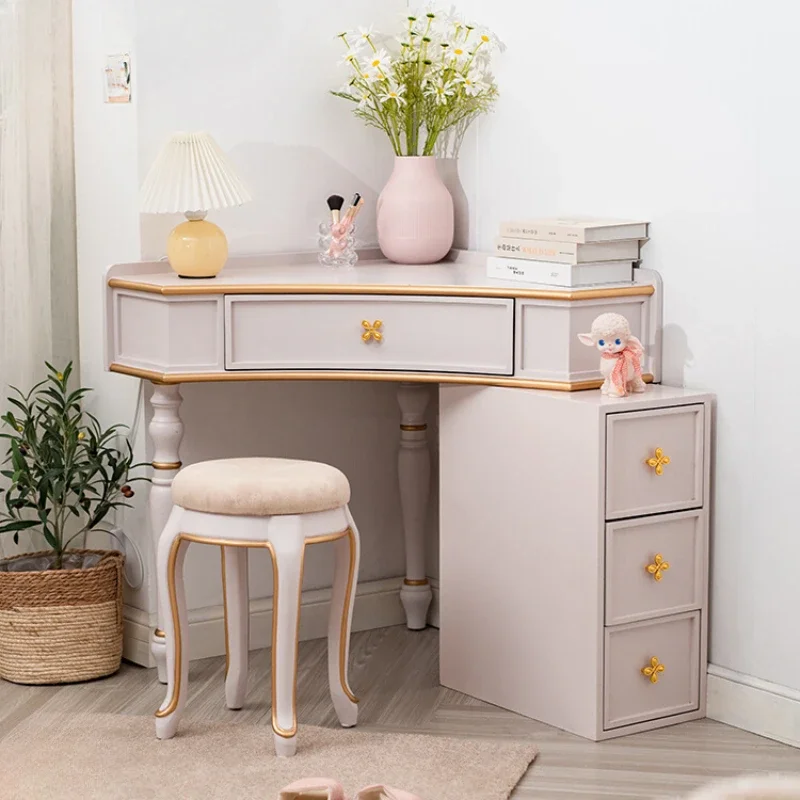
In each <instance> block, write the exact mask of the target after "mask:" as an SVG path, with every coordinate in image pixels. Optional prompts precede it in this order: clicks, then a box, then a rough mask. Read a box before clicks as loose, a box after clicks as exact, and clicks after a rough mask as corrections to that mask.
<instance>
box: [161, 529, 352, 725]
mask: <svg viewBox="0 0 800 800" xmlns="http://www.w3.org/2000/svg"><path fill="white" fill-rule="evenodd" d="M345 536H349V537H350V569H349V573H348V576H347V587H346V589H345V601H344V607H343V611H342V620H341V626H340V633H339V683H340V685H341V687H342V691H343V692H344V693H345V694H346V695H347V697H349V698H350V700H351V701H352V702H354V703H357V702H358V698H357V697H356V696H355V695H354V694H353V692H352V691H351V690H350V687H349V686H348V685H347V680H346V674H345V673H346V667H347V663H346V661H347V658H346V654H347V650H346V647H345V645H346V643H347V642H346V639H347V611H348V609H349V608H350V600H351V597H352V592H353V584H354V583H355V574H354V573H355V558H356V554H355V541H354V534H353V529H352V528H350V527H347V528H346V529H345V530H343V531H340V532H338V533H332V534H324V535H321V536H310V537H308V538H307V539H306V540H305V541H304V542H303V550H302V554H301V556H300V585H299V589H298V597H297V603H298V605H299V604H300V600H301V598H302V593H303V567H304V562H305V548H306V545H308V544H319V543H322V542H333V541H336V540H337V539H342V538H343V537H345ZM182 542H194V543H196V544H210V545H216V546H218V547H222V548H224V547H252V548H259V547H263V548H265V549H267V550H269V553H270V556H271V559H272V580H273V587H274V588H273V601H272V730H273V731H275V733H277V734H278V736H282V737H283V738H285V739H291V738H292V737H293V736H295V735H296V734H297V648H298V645H299V639H300V615H299V614H298V616H297V629H296V630H295V639H294V646H295V672H294V691H293V693H292V694H293V700H292V727H291V728H290V729H288V730H287V729H286V728H281V727H280V725H278V717H277V704H276V697H277V687H276V682H275V674H276V658H277V657H276V647H275V645H276V643H277V638H278V604H279V602H280V598H279V597H278V592H277V586H278V562H277V560H276V558H275V551H274V550H273V547H272V543H271V542H241V541H231V540H229V539H218V538H214V537H205V536H197V535H195V534H192V533H180V534H178V535H177V536H176V537H175V540H174V541H173V543H172V547H171V548H170V552H169V561H168V575H167V585H168V589H169V604H170V610H171V612H172V619H173V620H177V619H178V597H177V590H176V585H175V571H176V562H177V559H178V550H179V549H180V546H181V543H182ZM222 552H223V554H224V552H225V551H224V550H223V551H222ZM223 558H224V556H223ZM223 570H224V564H223ZM223 574H224V572H223ZM223 610H224V617H225V654H226V674H227V669H228V664H229V658H230V657H229V654H228V632H227V628H228V624H227V619H228V609H227V600H226V599H225V597H224V593H223ZM174 627H175V659H174V671H173V676H174V681H173V684H174V685H173V690H172V696H171V697H170V700H169V703H168V704H167V706H166V708H163V709H159V710H158V711H156V717H159V718H160V717H168V716H169V715H170V714H172V713H173V712H174V711H175V709H176V708H177V707H178V698H179V697H180V690H181V669H182V665H183V641H182V637H181V630H180V626H179V625H175V626H174Z"/></svg>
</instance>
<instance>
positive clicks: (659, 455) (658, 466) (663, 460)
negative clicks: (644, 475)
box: [645, 447, 669, 475]
mask: <svg viewBox="0 0 800 800" xmlns="http://www.w3.org/2000/svg"><path fill="white" fill-rule="evenodd" d="M645 464H647V466H648V467H652V468H653V469H654V470H655V473H656V475H663V474H664V467H666V466H667V464H669V456H666V455H664V451H663V450H662V449H661V448H660V447H656V452H655V454H654V455H653V457H652V458H648V459H647V461H645Z"/></svg>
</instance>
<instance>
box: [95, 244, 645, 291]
mask: <svg viewBox="0 0 800 800" xmlns="http://www.w3.org/2000/svg"><path fill="white" fill-rule="evenodd" d="M366 255H368V256H372V257H368V258H362V260H360V261H359V262H358V263H357V264H356V265H355V266H354V267H339V268H333V267H324V266H322V265H320V264H319V263H318V262H317V261H316V254H315V253H283V254H268V255H252V256H234V257H231V258H230V259H229V260H228V263H227V264H226V266H225V267H224V269H223V270H222V272H221V273H220V274H219V275H218V276H217V277H216V278H208V279H191V280H190V279H186V278H181V277H179V276H178V275H176V274H175V273H174V272H173V271H172V270H171V269H170V268H169V266H168V264H167V263H166V261H163V260H161V261H141V262H134V263H128V264H115V265H113V266H112V267H110V268H109V270H108V271H107V273H106V278H107V281H108V285H109V286H110V287H111V288H116V289H130V290H134V291H141V292H146V293H152V294H161V295H197V294H395V295H398V294H399V295H450V296H466V297H470V296H472V297H476V296H478V297H529V298H541V299H551V300H579V299H580V300H583V299H586V300H588V299H592V298H596V297H616V296H624V295H650V294H653V293H654V292H655V290H656V286H657V284H658V282H659V278H658V274H657V273H655V272H653V271H652V270H646V269H637V270H635V275H636V280H635V282H634V283H624V284H602V285H599V284H598V285H594V286H586V287H580V288H564V287H554V286H544V285H541V284H534V283H520V282H517V281H505V280H499V279H495V278H490V277H488V276H487V275H486V266H485V264H486V257H487V255H486V254H482V253H477V252H474V251H453V253H451V254H450V256H449V257H448V258H447V260H445V261H442V262H439V263H438V264H416V265H410V264H394V263H391V262H389V261H387V260H385V259H382V258H380V257H378V256H379V255H380V253H379V251H370V252H369V253H367V254H366Z"/></svg>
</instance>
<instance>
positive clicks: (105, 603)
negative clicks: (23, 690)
mask: <svg viewBox="0 0 800 800" xmlns="http://www.w3.org/2000/svg"><path fill="white" fill-rule="evenodd" d="M71 372H72V365H71V364H69V365H67V366H66V367H65V368H64V370H63V371H59V370H57V369H55V368H54V367H53V366H51V365H50V364H47V377H46V379H45V380H43V381H42V382H40V383H38V384H36V386H34V387H33V388H32V389H31V390H30V391H29V392H28V393H27V394H25V393H23V392H21V391H19V390H18V389H13V391H14V396H12V397H9V398H8V403H9V404H10V406H11V410H10V411H8V412H7V413H6V414H5V415H3V417H2V422H3V432H2V433H0V437H2V438H3V439H5V440H7V442H8V452H7V458H6V462H5V464H4V469H3V470H2V471H0V472H1V473H2V476H3V481H2V483H3V485H2V487H0V495H2V502H0V533H5V534H9V535H10V536H12V537H13V539H14V542H15V543H16V544H19V534H20V532H22V531H36V532H38V533H39V534H41V536H42V537H43V538H44V541H45V542H46V544H47V547H48V548H49V549H47V550H44V551H40V552H35V553H27V554H24V555H20V556H15V557H13V558H8V559H5V560H0V677H2V678H5V679H6V680H9V681H13V682H15V683H26V684H42V683H72V682H75V681H82V680H89V679H91V678H99V677H102V676H104V675H110V674H111V673H113V672H116V671H117V670H118V669H119V666H120V661H121V658H122V569H123V562H124V557H123V555H122V554H121V553H119V552H116V551H112V550H89V549H85V547H84V546H83V545H84V544H85V541H86V538H87V536H88V535H89V534H91V533H92V532H94V531H104V530H105V531H106V532H109V533H111V532H112V531H110V530H109V529H108V528H107V527H105V526H104V524H103V523H104V520H106V518H107V517H108V514H109V513H110V512H111V511H113V510H114V509H116V508H119V507H120V506H127V505H129V504H128V503H127V502H126V500H127V499H128V498H130V497H132V496H133V490H132V489H131V487H130V485H129V481H131V480H141V479H142V478H129V472H131V471H132V470H133V469H135V468H137V467H140V466H142V465H140V464H134V463H133V452H132V450H131V447H130V444H129V443H128V442H127V440H126V441H125V444H124V447H123V449H120V448H118V446H117V439H118V436H119V431H120V428H122V427H124V426H120V425H114V426H112V427H110V428H108V429H105V430H104V429H103V428H102V427H101V425H100V423H99V422H98V421H97V419H96V418H95V417H94V416H92V415H91V414H89V413H87V412H85V411H84V410H83V408H82V402H83V398H84V396H85V395H86V394H87V393H88V392H89V391H91V390H90V389H85V388H77V389H73V390H71V389H70V387H69V378H70V374H71Z"/></svg>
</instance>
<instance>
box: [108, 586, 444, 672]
mask: <svg viewBox="0 0 800 800" xmlns="http://www.w3.org/2000/svg"><path fill="white" fill-rule="evenodd" d="M431 584H432V588H433V602H432V603H431V610H430V615H429V619H430V624H431V625H434V626H436V627H438V625H439V603H438V600H439V586H438V582H436V581H431ZM402 585H403V579H402V578H386V579H384V580H379V581H368V582H366V583H359V584H358V588H357V590H356V601H355V606H354V608H353V631H366V630H373V629H374V628H386V627H389V626H390V625H402V624H403V623H404V622H405V613H404V612H403V606H402V605H401V603H400V587H401V586H402ZM330 601H331V590H330V589H314V590H310V591H307V592H303V597H302V601H301V613H300V640H301V641H305V640H307V639H320V638H322V637H324V636H327V633H328V610H329V608H330ZM123 616H124V622H125V636H124V649H123V657H124V658H125V659H127V660H128V661H132V662H133V663H134V664H140V665H141V666H143V667H154V666H155V663H154V662H153V657H152V654H151V653H150V631H151V630H152V628H153V626H154V625H155V616H154V615H153V616H151V615H150V614H148V613H147V612H145V611H142V610H140V609H138V608H132V607H129V606H126V607H125V609H124V614H123ZM271 631H272V598H271V597H267V598H263V599H260V600H252V601H251V602H250V647H251V649H253V650H259V649H261V648H264V647H269V645H270V642H271ZM224 653H225V628H224V618H223V609H222V606H221V605H219V606H212V607H209V608H199V609H194V610H191V611H190V612H189V658H190V659H197V658H209V657H211V656H221V655H223V654H224Z"/></svg>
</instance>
